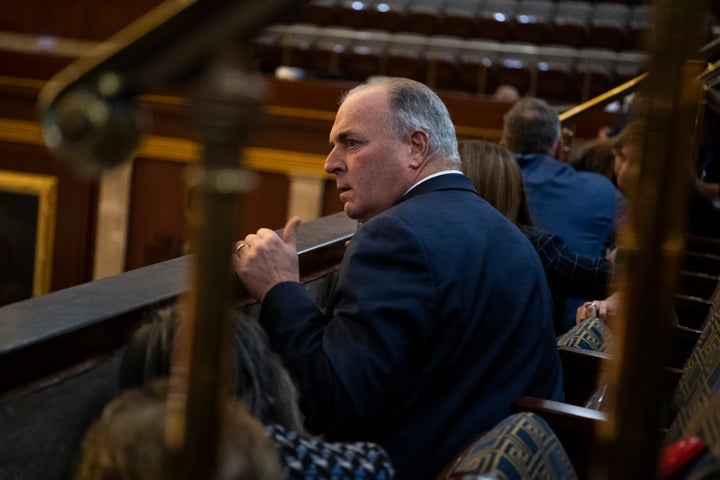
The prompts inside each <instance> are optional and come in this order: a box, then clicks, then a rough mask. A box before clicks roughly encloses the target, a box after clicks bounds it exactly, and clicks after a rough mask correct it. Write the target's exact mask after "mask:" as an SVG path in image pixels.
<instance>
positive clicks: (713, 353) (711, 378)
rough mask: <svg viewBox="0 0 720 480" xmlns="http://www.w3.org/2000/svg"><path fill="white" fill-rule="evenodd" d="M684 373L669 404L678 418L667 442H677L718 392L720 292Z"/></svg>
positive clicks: (672, 425) (671, 426) (717, 292)
mask: <svg viewBox="0 0 720 480" xmlns="http://www.w3.org/2000/svg"><path fill="white" fill-rule="evenodd" d="M684 370H685V371H684V373H683V375H682V376H681V377H680V380H679V381H678V385H677V387H676V388H675V392H674V394H673V398H672V400H671V407H672V408H673V409H674V410H675V411H676V412H677V414H676V415H675V420H674V421H673V423H672V424H671V425H670V428H669V430H668V434H667V438H668V440H669V441H674V440H676V439H678V438H680V437H681V436H682V434H683V432H684V431H685V429H686V427H687V425H688V423H689V422H690V420H691V419H692V418H694V417H695V416H696V415H697V414H698V412H700V411H701V410H702V409H703V408H704V407H705V405H707V403H708V401H709V399H710V398H711V397H712V396H713V395H714V394H716V393H717V392H719V391H720V288H717V289H715V293H714V294H713V305H712V307H711V309H710V312H709V313H708V317H707V319H706V321H705V325H704V327H703V330H702V334H701V335H700V338H699V339H698V341H697V344H696V345H695V347H694V348H693V351H692V353H691V354H690V358H688V360H687V362H685V367H684Z"/></svg>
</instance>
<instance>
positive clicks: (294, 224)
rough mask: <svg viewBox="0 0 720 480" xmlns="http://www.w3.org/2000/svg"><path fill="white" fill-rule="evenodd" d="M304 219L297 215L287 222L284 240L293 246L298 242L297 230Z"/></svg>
mask: <svg viewBox="0 0 720 480" xmlns="http://www.w3.org/2000/svg"><path fill="white" fill-rule="evenodd" d="M301 222H302V220H301V219H300V217H299V216H298V215H295V216H294V217H292V218H291V219H290V220H288V221H287V223H286V224H285V228H284V229H283V235H282V238H283V242H285V243H287V244H289V245H292V246H293V247H294V246H295V245H296V242H297V232H298V229H299V228H300V223H301Z"/></svg>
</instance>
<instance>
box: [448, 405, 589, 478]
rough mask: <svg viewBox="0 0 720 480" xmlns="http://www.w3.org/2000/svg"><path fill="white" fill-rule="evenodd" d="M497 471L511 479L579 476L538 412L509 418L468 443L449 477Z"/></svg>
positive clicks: (524, 413)
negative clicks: (471, 442) (470, 443)
mask: <svg viewBox="0 0 720 480" xmlns="http://www.w3.org/2000/svg"><path fill="white" fill-rule="evenodd" d="M497 471H499V472H501V473H502V474H503V475H504V476H505V477H507V478H508V479H509V480H557V479H565V480H575V479H577V478H578V477H577V474H576V473H575V469H574V468H573V466H572V464H571V463H570V459H569V458H568V456H567V453H565V450H564V449H563V447H562V445H561V444H560V441H559V440H558V438H557V436H555V433H554V432H553V431H552V429H550V427H549V426H548V424H547V423H545V421H544V420H543V419H542V418H540V417H539V416H538V415H535V414H534V413H528V412H523V413H517V414H514V415H511V416H509V417H507V418H506V419H505V420H503V421H502V422H500V423H498V424H497V425H496V426H495V427H493V428H492V429H491V430H490V431H488V432H487V433H486V434H485V435H483V436H482V437H481V438H480V439H479V440H477V441H476V442H475V443H473V444H472V445H471V446H469V447H468V448H467V449H466V450H465V451H464V452H462V454H461V455H460V456H459V457H458V459H457V460H456V463H455V465H453V467H452V468H451V470H450V472H448V473H449V474H448V477H453V478H456V477H458V476H460V475H480V474H489V473H492V472H497Z"/></svg>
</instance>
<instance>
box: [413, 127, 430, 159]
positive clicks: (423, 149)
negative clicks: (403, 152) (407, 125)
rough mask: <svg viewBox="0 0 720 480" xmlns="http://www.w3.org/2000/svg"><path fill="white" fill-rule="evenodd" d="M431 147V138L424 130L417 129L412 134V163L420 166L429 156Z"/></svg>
mask: <svg viewBox="0 0 720 480" xmlns="http://www.w3.org/2000/svg"><path fill="white" fill-rule="evenodd" d="M429 149H430V138H429V137H428V134H427V133H425V132H423V131H422V130H416V131H414V132H413V133H412V135H410V151H411V153H412V158H413V162H412V165H414V166H416V167H419V166H420V165H421V164H422V162H423V160H424V159H425V158H426V157H427V154H428V151H429Z"/></svg>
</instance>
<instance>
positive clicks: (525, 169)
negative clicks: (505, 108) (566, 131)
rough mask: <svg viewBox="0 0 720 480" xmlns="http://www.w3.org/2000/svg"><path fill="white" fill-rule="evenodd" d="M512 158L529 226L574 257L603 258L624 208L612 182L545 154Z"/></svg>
mask: <svg viewBox="0 0 720 480" xmlns="http://www.w3.org/2000/svg"><path fill="white" fill-rule="evenodd" d="M515 158H517V161H518V163H519V164H520V168H521V169H522V176H523V182H524V184H525V192H526V193H527V203H528V209H529V210H530V218H532V221H533V223H534V224H535V225H537V226H538V227H540V228H542V229H543V230H546V231H548V232H551V233H554V234H555V235H559V236H560V237H562V239H563V240H565V243H567V245H568V247H570V250H572V251H574V252H576V253H581V254H583V255H589V256H592V257H604V256H605V255H606V254H607V249H608V248H610V247H612V246H613V244H614V236H615V227H616V224H617V220H618V219H619V218H621V217H622V216H623V215H624V213H625V210H626V205H625V200H624V199H623V196H622V194H621V193H620V191H619V190H618V189H617V188H615V186H614V185H613V184H612V182H611V181H610V180H608V179H607V178H606V177H604V176H602V175H600V174H598V173H593V172H578V171H576V170H575V169H574V168H573V167H572V166H571V165H570V164H568V163H562V162H560V161H558V160H556V159H554V158H552V157H550V156H548V155H541V154H535V153H532V154H525V155H516V156H515ZM573 313H574V312H573Z"/></svg>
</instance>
